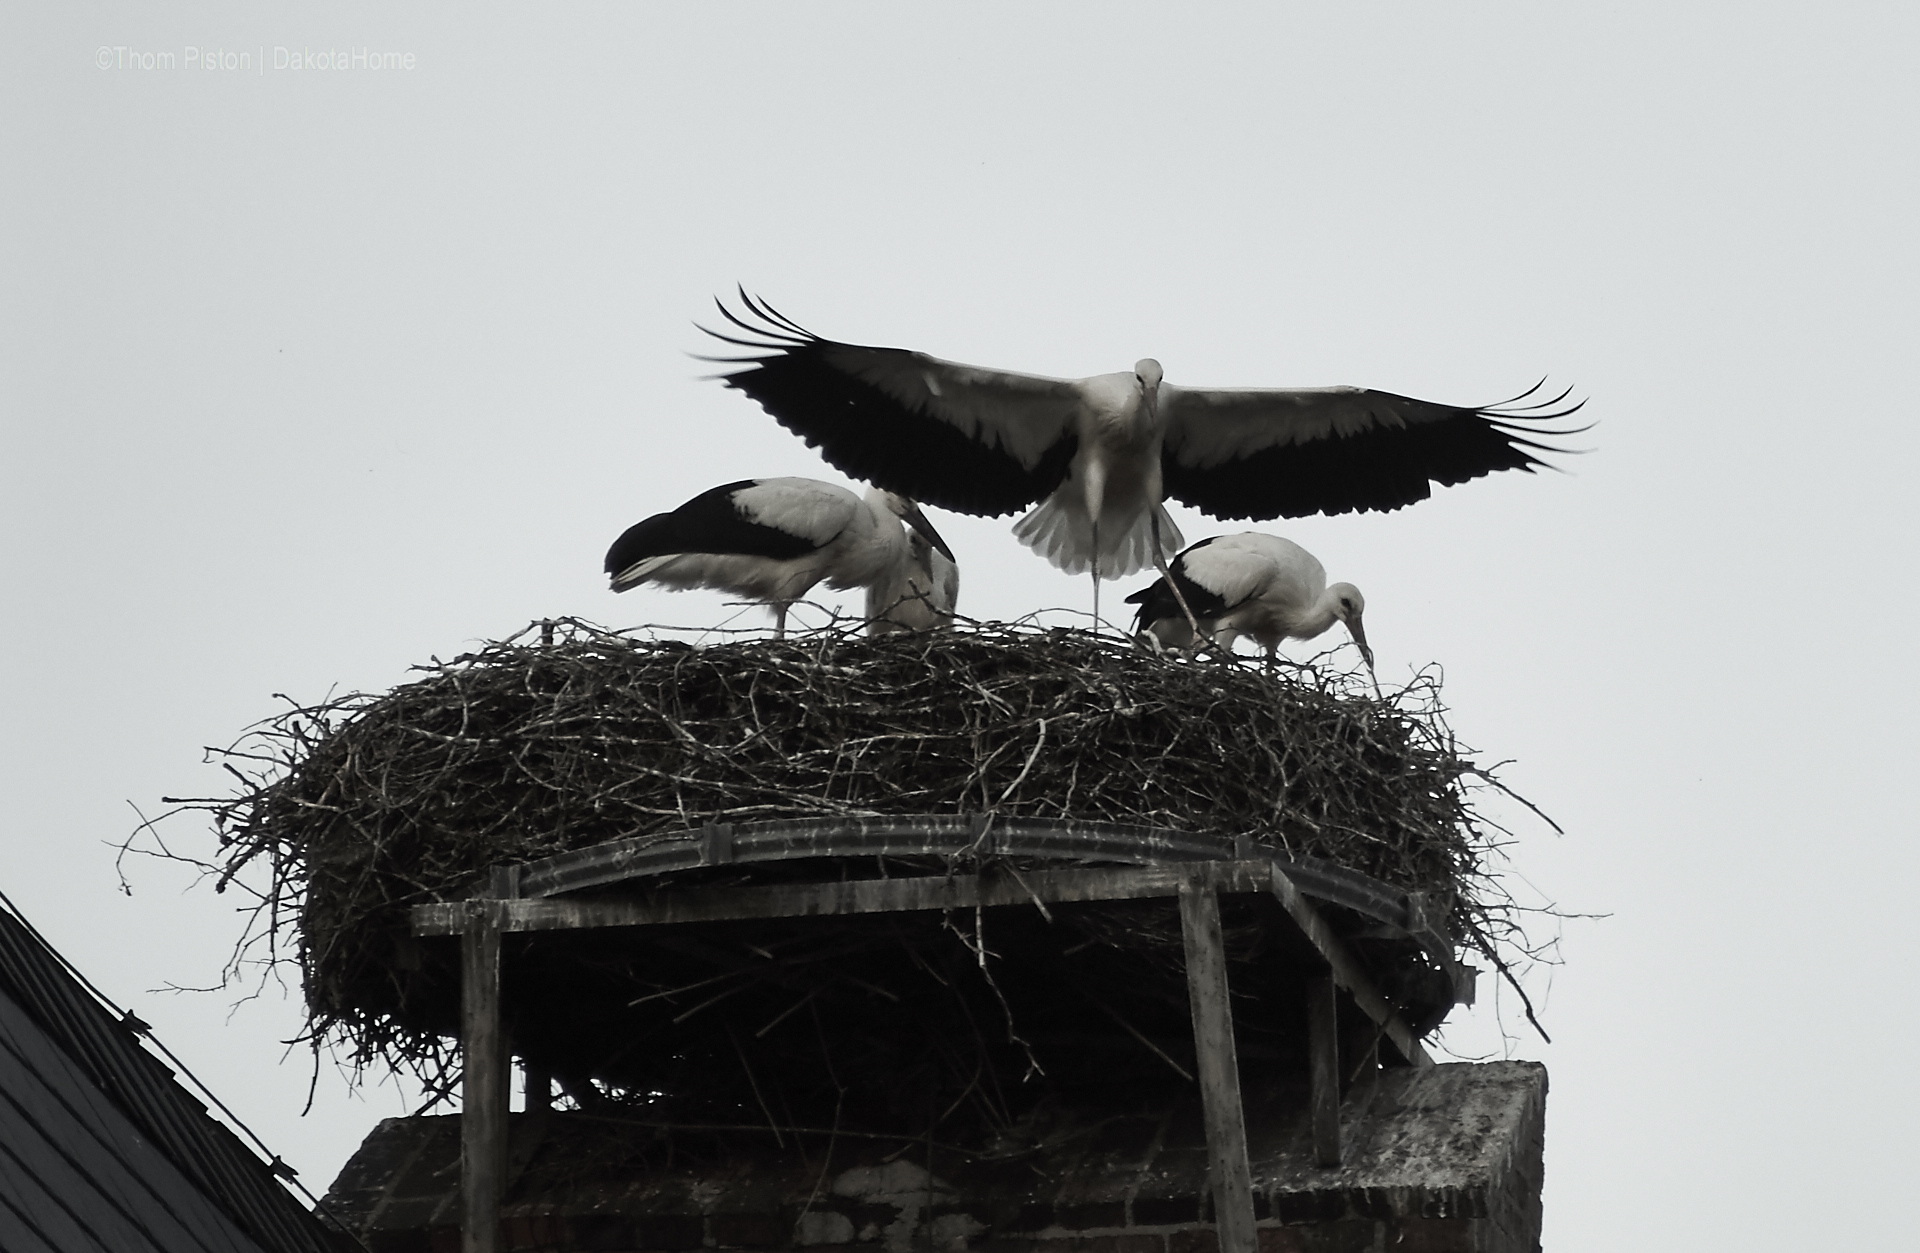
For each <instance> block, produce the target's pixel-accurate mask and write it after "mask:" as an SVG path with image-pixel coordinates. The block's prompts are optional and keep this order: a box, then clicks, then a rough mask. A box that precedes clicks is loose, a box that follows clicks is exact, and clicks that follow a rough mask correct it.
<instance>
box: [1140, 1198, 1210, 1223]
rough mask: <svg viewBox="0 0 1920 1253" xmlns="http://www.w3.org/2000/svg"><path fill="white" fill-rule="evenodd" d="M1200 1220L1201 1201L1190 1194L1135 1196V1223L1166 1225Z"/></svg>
mask: <svg viewBox="0 0 1920 1253" xmlns="http://www.w3.org/2000/svg"><path fill="white" fill-rule="evenodd" d="M1199 1221H1200V1202H1199V1200H1198V1198H1195V1197H1190V1196H1152V1197H1147V1196H1137V1197H1135V1198H1133V1225H1134V1226H1136V1227H1165V1226H1170V1225H1172V1224H1173V1223H1197V1222H1199Z"/></svg>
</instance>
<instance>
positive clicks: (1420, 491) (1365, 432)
mask: <svg viewBox="0 0 1920 1253" xmlns="http://www.w3.org/2000/svg"><path fill="white" fill-rule="evenodd" d="M1568 390H1569V391H1571V390H1572V389H1568ZM1567 394H1568V393H1567V392H1561V393H1560V394H1559V395H1557V396H1554V397H1552V398H1550V399H1548V398H1542V397H1541V390H1540V386H1539V385H1538V384H1536V385H1535V386H1533V387H1531V388H1529V389H1528V390H1527V391H1525V392H1522V393H1521V394H1520V395H1518V396H1516V397H1514V398H1513V399H1512V400H1508V401H1502V402H1501V403H1499V404H1494V405H1483V406H1479V407H1472V406H1460V405H1442V404H1436V403H1434V402H1433V401H1429V400H1415V399H1413V398H1412V397H1409V396H1396V395H1394V394H1393V393H1392V392H1376V391H1369V390H1367V389H1365V388H1359V387H1314V388H1295V389H1290V390H1244V391H1228V390H1224V389H1200V388H1185V387H1174V386H1171V385H1169V384H1162V385H1161V388H1160V412H1161V415H1162V417H1163V419H1164V420H1165V422H1166V424H1167V432H1166V440H1165V443H1164V445H1163V452H1162V456H1161V462H1160V468H1161V476H1162V479H1163V481H1164V482H1165V484H1166V489H1167V494H1168V495H1170V496H1172V497H1174V498H1175V499H1177V500H1181V501H1185V502H1186V503H1187V504H1189V505H1192V506H1194V507H1195V508H1197V509H1201V510H1204V511H1205V512H1207V513H1210V514H1212V515H1213V516H1214V517H1216V518H1255V519H1265V518H1299V517H1305V516H1307V515H1308V514H1314V513H1329V514H1335V513H1350V512H1352V511H1354V510H1361V509H1378V510H1388V509H1398V508H1400V507H1401V506H1402V505H1410V504H1412V503H1413V502H1415V501H1417V500H1425V499H1426V498H1427V497H1428V496H1430V495H1432V494H1433V487H1432V485H1433V484H1435V483H1438V484H1441V485H1442V486H1445V485H1447V484H1451V483H1464V482H1466V481H1467V480H1468V479H1476V478H1479V477H1480V476H1481V475H1483V474H1490V473H1492V472H1493V471H1495V470H1526V471H1529V472H1531V471H1532V470H1533V468H1534V467H1535V466H1542V465H1546V464H1547V463H1546V462H1544V461H1542V460H1540V459H1539V457H1537V456H1535V455H1534V454H1536V453H1551V452H1564V451H1567V450H1565V449H1562V448H1558V447H1555V446H1554V445H1552V444H1548V443H1541V442H1539V441H1540V438H1541V437H1553V436H1565V435H1572V434H1576V433H1578V431H1580V430H1585V429H1586V428H1585V427H1580V428H1575V429H1571V430H1570V429H1545V428H1543V427H1542V426H1541V425H1540V424H1542V423H1547V422H1553V421H1555V420H1557V419H1561V418H1566V417H1569V416H1571V415H1572V414H1574V413H1576V412H1578V410H1579V409H1580V406H1581V405H1583V404H1585V403H1586V402H1585V401H1579V402H1577V403H1574V404H1571V405H1568V404H1565V401H1566V398H1567Z"/></svg>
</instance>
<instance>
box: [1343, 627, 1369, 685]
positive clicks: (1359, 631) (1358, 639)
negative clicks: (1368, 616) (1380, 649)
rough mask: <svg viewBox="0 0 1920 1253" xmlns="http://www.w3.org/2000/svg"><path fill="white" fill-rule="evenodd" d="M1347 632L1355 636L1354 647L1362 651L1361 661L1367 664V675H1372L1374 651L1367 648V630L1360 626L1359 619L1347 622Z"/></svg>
mask: <svg viewBox="0 0 1920 1253" xmlns="http://www.w3.org/2000/svg"><path fill="white" fill-rule="evenodd" d="M1347 630H1348V631H1349V632H1350V633H1351V634H1352V635H1353V643H1354V646H1355V647H1356V648H1358V649H1359V650H1360V660H1362V661H1364V662H1366V663H1367V673H1368V674H1372V673H1373V649H1371V648H1369V647H1367V632H1366V629H1365V628H1364V627H1362V626H1361V625H1360V619H1359V618H1358V617H1355V618H1352V619H1349V620H1348V622H1347Z"/></svg>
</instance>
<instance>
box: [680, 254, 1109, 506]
mask: <svg viewBox="0 0 1920 1253" xmlns="http://www.w3.org/2000/svg"><path fill="white" fill-rule="evenodd" d="M741 298H742V300H743V301H744V302H745V303H746V306H747V308H748V310H749V311H750V312H752V313H754V314H755V315H756V316H758V317H760V318H762V319H764V320H765V321H766V323H767V325H765V326H755V325H753V324H752V323H749V322H747V321H745V320H743V319H741V318H740V317H738V316H736V315H735V314H734V313H733V312H732V311H731V310H729V309H727V308H726V306H725V305H722V306H721V312H722V313H723V314H725V316H726V318H727V320H728V321H729V322H731V323H733V324H734V325H735V326H737V327H739V328H741V329H742V330H745V331H748V332H751V333H752V334H754V335H757V336H760V337H761V338H760V339H757V340H743V339H738V338H735V337H734V336H731V335H725V334H722V333H720V332H718V331H714V330H710V329H708V328H707V327H704V326H703V327H701V328H700V329H701V330H703V331H706V333H707V334H709V335H712V336H713V337H714V338H715V339H718V340H721V341H723V342H725V343H730V344H738V345H740V346H742V347H746V348H755V349H760V350H762V351H763V352H764V353H765V355H763V356H757V357H734V358H724V357H723V358H707V360H719V361H723V362H731V363H745V364H747V367H748V368H746V369H744V370H735V371H733V372H732V373H729V374H725V375H722V376H721V378H722V380H723V381H724V382H725V383H726V385H727V386H728V387H732V388H736V389H738V390H740V391H743V392H745V393H746V394H747V395H749V396H751V397H753V399H754V400H756V401H758V402H759V404H760V407H761V408H762V409H765V410H766V411H767V412H768V413H770V414H772V415H773V417H774V419H775V420H776V421H777V422H779V423H780V425H782V426H784V427H786V428H787V429H788V430H789V431H792V432H793V433H794V434H796V435H798V436H799V437H800V438H801V439H804V440H805V441H806V442H807V445H808V447H810V448H818V449H819V450H820V455H821V456H822V457H824V458H826V460H827V462H828V463H829V464H830V465H832V466H833V467H834V468H836V469H838V470H839V471H841V472H842V473H843V474H846V475H849V476H851V477H853V478H856V479H861V480H864V481H866V482H868V483H872V484H874V485H875V486H878V487H883V488H886V489H887V490H888V491H892V492H899V493H900V494H901V495H903V496H909V497H912V498H913V499H914V500H917V501H919V502H920V503H922V504H927V505H936V506H938V507H940V508H942V509H951V510H953V511H954V512H955V513H968V514H975V515H979V516H985V517H995V516H998V515H1000V514H1006V513H1017V512H1019V511H1020V510H1022V509H1025V508H1027V507H1028V506H1029V505H1032V504H1033V503H1034V502H1035V501H1038V500H1041V499H1043V498H1044V497H1045V496H1047V495H1048V494H1049V493H1050V492H1052V491H1053V489H1054V488H1056V487H1058V486H1059V485H1060V483H1061V480H1063V479H1065V478H1066V475H1067V467H1068V464H1069V463H1070V462H1071V461H1072V460H1073V455H1074V453H1075V452H1076V451H1077V450H1078V448H1079V440H1078V439H1077V438H1076V437H1075V436H1073V435H1071V434H1069V435H1067V436H1066V437H1065V438H1063V439H1061V440H1060V441H1059V442H1057V443H1055V444H1054V445H1053V446H1052V447H1051V448H1049V449H1048V450H1047V452H1046V453H1045V455H1044V456H1042V458H1041V459H1040V461H1039V462H1038V464H1036V465H1035V466H1034V467H1033V468H1032V469H1030V470H1029V469H1025V468H1023V467H1022V466H1020V464H1019V463H1018V462H1017V461H1015V460H1014V459H1012V458H1011V457H1009V456H1007V455H1006V454H1005V453H1004V452H1002V451H1000V450H998V449H995V448H992V447H989V446H987V445H985V444H983V443H981V442H980V441H978V440H975V439H973V438H971V437H969V436H968V435H966V434H965V433H963V432H962V431H960V430H959V429H958V428H956V427H955V426H953V425H952V424H951V423H948V422H943V421H941V420H940V419H939V418H936V417H934V416H932V415H931V414H926V413H920V412H917V411H915V410H914V409H912V408H909V407H907V406H905V405H902V404H901V403H900V402H899V401H897V400H895V399H894V398H893V397H891V396H888V395H887V394H886V393H885V392H883V391H881V390H880V389H879V388H877V387H875V386H873V385H872V384H870V383H867V382H865V381H863V380H861V379H858V378H854V377H853V376H851V375H849V374H847V373H846V372H845V371H843V370H841V369H838V368H837V367H835V366H834V365H833V364H832V363H831V362H830V361H828V360H827V359H826V353H827V351H828V350H829V349H832V348H835V347H845V346H846V345H839V344H836V343H835V342H834V341H832V340H826V339H822V338H820V337H819V336H817V335H814V334H812V333H811V332H808V331H805V330H802V329H801V328H800V327H799V326H798V325H797V324H795V323H794V322H793V321H792V320H791V319H789V318H786V317H785V316H783V315H781V314H779V313H776V312H774V311H773V310H772V309H771V308H770V307H765V306H764V304H763V303H756V302H755V301H754V300H753V299H752V298H751V297H748V296H747V295H746V294H745V293H744V292H742V293H741ZM800 336H804V337H805V338H804V339H802V338H799V337H800ZM864 351H867V352H872V353H879V354H887V355H895V354H897V355H898V356H899V357H900V358H901V359H902V360H903V361H906V360H909V359H911V358H913V357H914V356H916V355H917V354H914V353H911V352H909V351H907V350H906V349H904V348H867V349H864Z"/></svg>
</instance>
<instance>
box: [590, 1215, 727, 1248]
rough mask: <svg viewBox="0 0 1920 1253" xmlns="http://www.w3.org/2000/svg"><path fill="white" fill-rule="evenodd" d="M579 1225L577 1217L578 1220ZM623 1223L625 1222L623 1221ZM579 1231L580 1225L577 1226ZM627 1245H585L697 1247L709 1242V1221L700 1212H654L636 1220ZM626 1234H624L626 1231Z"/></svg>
mask: <svg viewBox="0 0 1920 1253" xmlns="http://www.w3.org/2000/svg"><path fill="white" fill-rule="evenodd" d="M575 1222H576V1224H577V1223H578V1220H577V1219H576V1220H575ZM623 1225H624V1224H623ZM574 1230H575V1231H576V1233H577V1232H578V1230H579V1228H578V1226H577V1225H576V1226H575V1228H574ZM632 1233H633V1234H632V1235H631V1236H630V1237H627V1242H626V1243H625V1244H605V1245H592V1246H587V1245H582V1246H581V1247H582V1248H587V1247H592V1248H596V1249H623V1248H633V1249H697V1248H699V1247H700V1246H702V1245H703V1244H705V1243H706V1242H707V1228H706V1224H705V1223H704V1222H702V1221H701V1219H700V1216H699V1215H698V1214H654V1215H650V1216H646V1217H642V1218H637V1219H635V1220H634V1222H633V1225H632ZM622 1235H623V1236H624V1235H625V1233H624V1232H623V1233H622Z"/></svg>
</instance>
